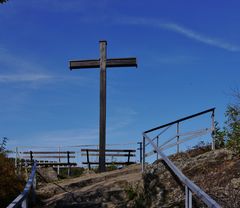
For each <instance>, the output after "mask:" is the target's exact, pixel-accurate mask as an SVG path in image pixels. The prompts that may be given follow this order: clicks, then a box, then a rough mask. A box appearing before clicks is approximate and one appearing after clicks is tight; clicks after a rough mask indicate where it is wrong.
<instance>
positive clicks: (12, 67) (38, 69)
mask: <svg viewBox="0 0 240 208" xmlns="http://www.w3.org/2000/svg"><path fill="white" fill-rule="evenodd" d="M0 67H1V73H0V83H43V82H44V83H46V82H58V81H68V80H69V81H71V80H79V79H81V80H83V79H84V78H83V77H78V76H71V75H64V76H63V75H58V74H52V73H51V74H49V73H48V71H49V70H48V68H47V67H44V66H42V65H40V64H39V63H35V62H34V61H32V60H26V58H24V57H21V56H20V55H17V54H14V53H10V52H9V51H8V50H6V49H4V48H0ZM5 71H7V72H8V73H5Z"/></svg>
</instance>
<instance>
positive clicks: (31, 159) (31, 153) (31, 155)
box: [30, 151, 33, 165]
mask: <svg viewBox="0 0 240 208" xmlns="http://www.w3.org/2000/svg"><path fill="white" fill-rule="evenodd" d="M30 161H31V165H33V152H32V151H30Z"/></svg>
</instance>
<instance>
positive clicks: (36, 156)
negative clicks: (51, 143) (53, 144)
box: [22, 155, 75, 159]
mask: <svg viewBox="0 0 240 208" xmlns="http://www.w3.org/2000/svg"><path fill="white" fill-rule="evenodd" d="M69 157H70V158H75V156H69ZM22 158H30V156H22ZM34 158H68V157H67V156H44V155H41V156H40V155H33V159H34Z"/></svg>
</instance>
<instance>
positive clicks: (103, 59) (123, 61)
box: [70, 40, 137, 172]
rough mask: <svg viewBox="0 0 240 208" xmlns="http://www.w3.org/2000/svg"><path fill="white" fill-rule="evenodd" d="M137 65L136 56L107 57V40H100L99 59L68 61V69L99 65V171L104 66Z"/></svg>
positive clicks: (103, 128) (103, 125)
mask: <svg viewBox="0 0 240 208" xmlns="http://www.w3.org/2000/svg"><path fill="white" fill-rule="evenodd" d="M132 66H134V67H137V61H136V58H115V59H107V41H105V40H102V41H100V59H96V60H80V61H70V69H71V70H72V69H82V68H98V67H100V119H99V120H100V122H99V123H100V124H99V150H100V152H99V171H100V172H104V171H105V170H106V167H105V149H106V68H107V67H132Z"/></svg>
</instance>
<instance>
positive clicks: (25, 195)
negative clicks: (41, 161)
mask: <svg viewBox="0 0 240 208" xmlns="http://www.w3.org/2000/svg"><path fill="white" fill-rule="evenodd" d="M36 170H37V162H36V161H35V162H34V164H33V167H32V171H31V174H30V177H29V179H28V181H27V183H26V186H25V188H24V190H23V192H22V193H21V194H20V195H18V196H17V198H15V199H14V200H13V201H12V203H11V204H9V205H8V206H7V208H17V207H22V208H27V207H28V201H29V196H30V192H31V193H32V194H33V196H32V197H33V201H34V199H35V189H36Z"/></svg>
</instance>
